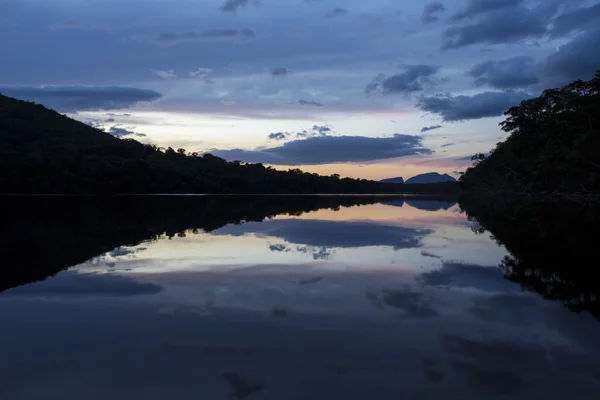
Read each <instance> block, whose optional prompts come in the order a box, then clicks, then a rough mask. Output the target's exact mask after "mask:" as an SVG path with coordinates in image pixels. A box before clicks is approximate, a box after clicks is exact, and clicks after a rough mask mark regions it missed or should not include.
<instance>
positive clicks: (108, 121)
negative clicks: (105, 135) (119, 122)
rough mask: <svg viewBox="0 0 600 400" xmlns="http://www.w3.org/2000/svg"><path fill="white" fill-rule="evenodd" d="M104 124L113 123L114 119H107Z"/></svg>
mask: <svg viewBox="0 0 600 400" xmlns="http://www.w3.org/2000/svg"><path fill="white" fill-rule="evenodd" d="M104 122H106V123H110V122H115V119H114V118H108V119H106V120H105V121H104Z"/></svg>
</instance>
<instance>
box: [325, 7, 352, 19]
mask: <svg viewBox="0 0 600 400" xmlns="http://www.w3.org/2000/svg"><path fill="white" fill-rule="evenodd" d="M344 15H348V10H346V9H345V8H334V9H333V10H331V11H329V12H328V13H327V14H326V15H325V16H326V17H327V18H335V17H341V16H344Z"/></svg>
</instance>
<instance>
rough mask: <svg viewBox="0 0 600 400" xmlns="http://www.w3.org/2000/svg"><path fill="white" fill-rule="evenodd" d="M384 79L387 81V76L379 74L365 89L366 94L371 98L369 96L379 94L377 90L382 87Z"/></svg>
mask: <svg viewBox="0 0 600 400" xmlns="http://www.w3.org/2000/svg"><path fill="white" fill-rule="evenodd" d="M384 79H385V75H384V74H382V73H379V74H378V75H377V76H376V77H375V78H373V80H372V81H371V83H369V84H368V85H367V86H366V87H365V94H366V95H367V96H369V95H371V94H373V93H375V92H377V90H378V89H379V86H380V85H381V82H383V80H384Z"/></svg>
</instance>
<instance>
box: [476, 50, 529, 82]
mask: <svg viewBox="0 0 600 400" xmlns="http://www.w3.org/2000/svg"><path fill="white" fill-rule="evenodd" d="M468 73H469V75H470V76H471V77H473V78H475V84H477V85H489V86H492V87H494V88H497V89H514V88H524V87H527V86H531V85H534V84H536V83H538V82H539V78H538V73H537V71H536V68H535V66H534V60H533V58H532V57H529V56H517V57H512V58H508V59H506V60H500V61H492V60H490V61H485V62H482V63H480V64H477V65H475V66H474V67H473V68H471V70H470V71H469V72H468Z"/></svg>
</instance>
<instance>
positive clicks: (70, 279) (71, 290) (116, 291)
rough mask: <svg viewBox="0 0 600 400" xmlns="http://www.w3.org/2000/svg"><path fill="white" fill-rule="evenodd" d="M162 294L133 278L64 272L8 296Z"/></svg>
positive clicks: (149, 285)
mask: <svg viewBox="0 0 600 400" xmlns="http://www.w3.org/2000/svg"><path fill="white" fill-rule="evenodd" d="M161 291H162V287H161V286H159V285H155V284H153V283H138V282H136V281H134V280H132V279H128V278H124V277H121V276H117V275H109V274H102V275H100V274H98V275H96V274H79V273H76V272H69V271H66V272H62V273H61V274H60V275H58V276H56V277H53V278H50V279H47V280H45V281H43V282H38V283H36V284H35V285H25V286H20V287H18V288H14V289H11V290H7V291H6V292H5V293H6V295H15V296H32V295H34V296H63V297H64V296H110V297H115V296H137V295H151V294H157V293H159V292H161Z"/></svg>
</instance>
